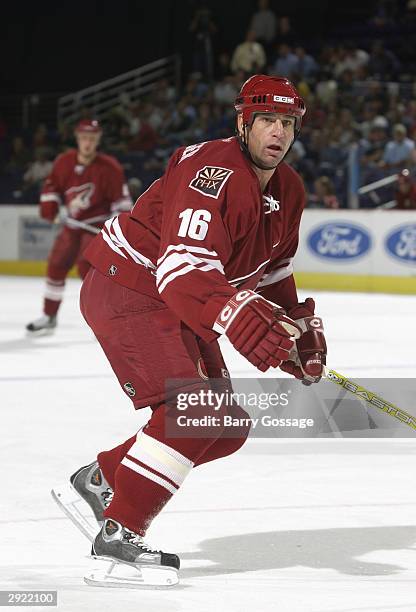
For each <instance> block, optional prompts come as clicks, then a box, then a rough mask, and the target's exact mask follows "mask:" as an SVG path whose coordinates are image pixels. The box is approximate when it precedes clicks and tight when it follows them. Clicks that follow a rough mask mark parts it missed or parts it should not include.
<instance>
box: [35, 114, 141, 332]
mask: <svg viewBox="0 0 416 612" xmlns="http://www.w3.org/2000/svg"><path fill="white" fill-rule="evenodd" d="M101 134H102V130H101V127H100V124H99V123H98V121H95V120H88V119H85V120H83V121H80V122H79V123H78V125H77V127H76V129H75V138H76V141H77V145H78V149H77V150H75V149H72V150H69V151H67V152H65V153H62V155H59V157H58V158H57V159H56V161H55V163H54V165H53V168H52V172H51V174H50V175H49V176H48V177H47V179H46V180H45V182H44V185H43V188H42V193H41V196H40V215H41V217H42V218H43V219H46V220H47V221H50V222H51V223H52V222H54V221H55V220H56V217H57V215H58V211H59V207H60V205H63V206H65V208H66V211H65V214H66V218H65V219H64V227H63V228H62V230H61V231H60V232H59V234H58V236H57V237H56V240H55V242H54V244H53V247H52V249H51V251H50V253H49V257H48V268H47V278H46V288H45V294H44V302H43V315H42V316H41V317H40V318H39V319H37V320H35V321H33V322H32V323H29V324H28V325H27V327H26V329H27V332H28V334H29V335H44V334H50V333H52V332H53V331H54V329H55V327H56V316H57V312H58V309H59V306H60V304H61V301H62V297H63V293H64V286H65V279H66V276H67V274H68V272H69V270H70V269H71V268H72V266H73V265H74V264H75V263H76V264H77V267H78V271H79V274H80V276H81V278H84V277H85V275H86V273H87V271H88V269H89V264H88V262H87V261H86V260H85V259H84V256H83V254H84V250H85V248H86V246H87V244H88V243H89V242H90V241H91V240H92V238H93V237H94V235H95V234H96V233H98V232H99V229H97V228H101V227H102V226H103V223H104V221H105V220H106V219H107V218H108V217H109V216H110V215H113V214H116V213H118V212H120V211H127V210H130V209H131V206H132V201H131V198H130V195H129V192H128V189H127V185H126V182H125V178H124V172H123V169H122V168H121V166H120V164H119V163H118V161H117V160H116V159H115V158H114V157H111V156H110V155H104V154H103V153H98V152H97V147H98V145H99V143H100V139H101Z"/></svg>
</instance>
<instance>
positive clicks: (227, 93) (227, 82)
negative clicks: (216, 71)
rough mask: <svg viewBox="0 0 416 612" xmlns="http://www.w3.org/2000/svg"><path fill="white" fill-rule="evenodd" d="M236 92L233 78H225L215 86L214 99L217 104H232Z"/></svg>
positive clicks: (236, 88) (237, 89)
mask: <svg viewBox="0 0 416 612" xmlns="http://www.w3.org/2000/svg"><path fill="white" fill-rule="evenodd" d="M238 91H239V88H238V87H237V86H236V84H235V82H234V79H233V77H225V78H224V79H223V80H222V81H219V82H218V83H217V84H216V85H215V87H214V99H215V101H216V102H218V103H219V104H224V105H227V104H234V101H235V99H236V96H237V93H238Z"/></svg>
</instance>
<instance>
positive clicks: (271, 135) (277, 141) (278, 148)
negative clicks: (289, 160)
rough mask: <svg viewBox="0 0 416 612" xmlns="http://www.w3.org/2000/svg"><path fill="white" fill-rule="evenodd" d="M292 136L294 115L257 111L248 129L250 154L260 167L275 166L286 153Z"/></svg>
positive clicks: (267, 168)
mask: <svg viewBox="0 0 416 612" xmlns="http://www.w3.org/2000/svg"><path fill="white" fill-rule="evenodd" d="M294 136H295V118H294V117H291V116H290V115H281V114H278V113H259V114H258V115H256V117H255V119H254V121H253V123H252V126H251V128H250V130H249V135H248V149H249V151H250V155H251V157H252V158H253V160H254V161H255V162H256V164H257V165H258V166H259V167H260V168H264V169H265V170H271V169H273V168H276V166H277V165H278V164H279V163H280V162H281V161H282V159H283V158H284V156H285V155H286V153H287V151H288V149H289V147H290V145H291V144H292V142H293V138H294Z"/></svg>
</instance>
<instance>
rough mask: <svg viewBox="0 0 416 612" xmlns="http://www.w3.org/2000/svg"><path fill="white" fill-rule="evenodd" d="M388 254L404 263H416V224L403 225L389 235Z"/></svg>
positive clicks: (387, 241) (386, 243)
mask: <svg viewBox="0 0 416 612" xmlns="http://www.w3.org/2000/svg"><path fill="white" fill-rule="evenodd" d="M385 246H386V249H387V252H388V253H389V254H390V255H392V256H393V257H395V258H396V259H399V260H400V261H401V262H402V263H403V262H404V263H411V264H415V263H416V224H415V223H413V224H411V225H401V226H400V227H396V229H394V230H393V231H392V232H390V234H388V236H387V238H386V242H385Z"/></svg>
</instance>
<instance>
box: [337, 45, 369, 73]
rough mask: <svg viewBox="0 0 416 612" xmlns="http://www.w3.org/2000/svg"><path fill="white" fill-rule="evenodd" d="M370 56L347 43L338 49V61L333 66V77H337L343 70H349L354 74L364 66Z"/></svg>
mask: <svg viewBox="0 0 416 612" xmlns="http://www.w3.org/2000/svg"><path fill="white" fill-rule="evenodd" d="M369 59H370V56H369V54H368V53H367V51H364V49H359V48H358V47H357V46H356V45H354V44H353V43H347V44H345V45H343V46H341V47H339V56H338V60H337V62H336V64H335V66H334V75H335V76H336V77H339V76H340V75H341V74H342V73H343V72H344V70H351V71H352V72H353V73H354V74H356V73H357V71H358V70H359V69H360V68H362V67H363V66H366V65H367V64H368V62H369Z"/></svg>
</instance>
